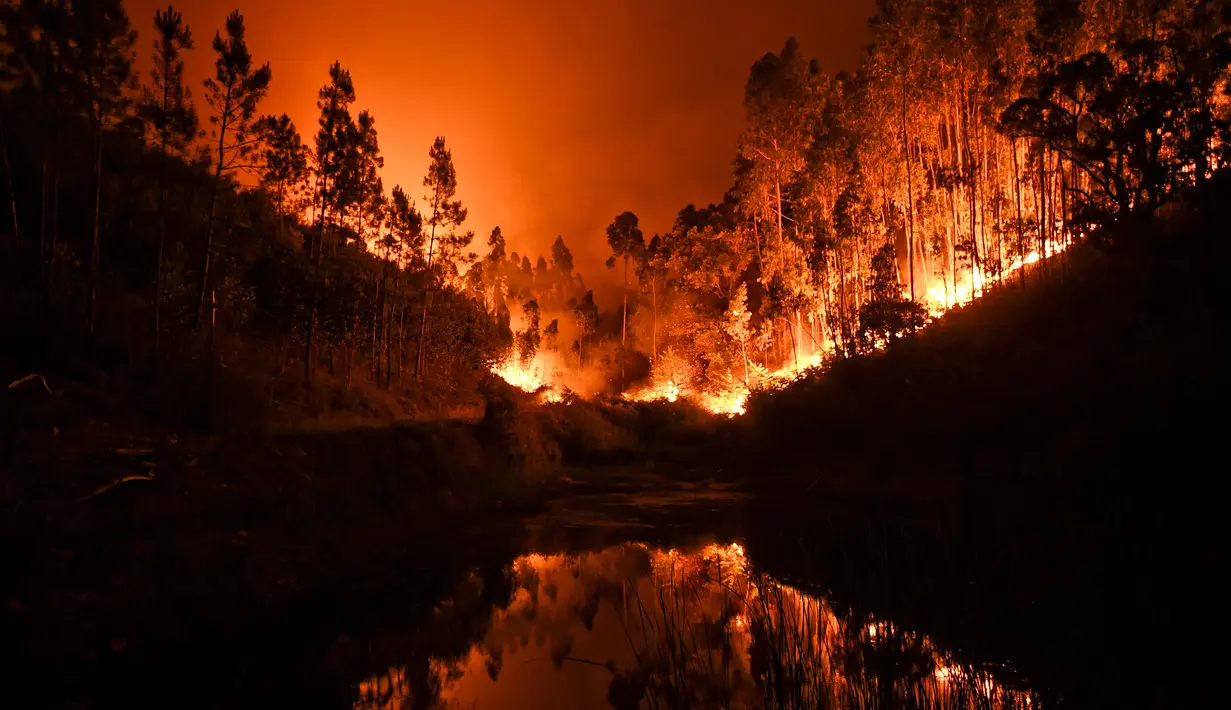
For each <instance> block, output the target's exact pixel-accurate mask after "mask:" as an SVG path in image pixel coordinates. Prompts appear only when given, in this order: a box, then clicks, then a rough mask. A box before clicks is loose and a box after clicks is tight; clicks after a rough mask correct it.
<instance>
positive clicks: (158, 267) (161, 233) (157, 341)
mask: <svg viewBox="0 0 1231 710" xmlns="http://www.w3.org/2000/svg"><path fill="white" fill-rule="evenodd" d="M163 157H164V158H165V157H166V153H165V152H164V153H163ZM160 182H161V184H160V185H159V187H158V253H157V255H156V256H155V263H154V369H155V370H157V369H158V366H159V350H160V346H161V343H162V260H163V248H164V242H165V240H166V233H167V218H166V213H165V205H166V201H167V185H166V177H165V175H164V176H163V179H162V180H161V181H160Z"/></svg>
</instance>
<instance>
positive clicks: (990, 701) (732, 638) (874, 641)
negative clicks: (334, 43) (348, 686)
mask: <svg viewBox="0 0 1231 710" xmlns="http://www.w3.org/2000/svg"><path fill="white" fill-rule="evenodd" d="M492 585H494V587H493V586H492ZM493 592H494V593H493ZM484 598H486V599H493V598H495V599H496V600H497V601H496V602H495V603H493V604H490V608H488V607H485V606H484V605H483V604H481V603H476V602H477V600H480V599H484ZM432 617H433V618H432V621H431V622H429V624H428V625H429V626H430V625H432V624H436V625H439V626H440V628H441V629H452V630H458V629H465V630H466V631H467V632H469V633H470V634H471V635H472V636H473V641H471V642H470V643H466V644H461V645H460V646H459V645H457V644H452V647H451V648H449V649H448V650H443V649H442V651H441V652H439V653H436V652H432V651H430V650H427V651H421V652H419V653H417V654H415V655H414V656H413V657H411V658H408V659H406V662H403V663H397V664H394V665H392V666H391V667H389V668H387V669H385V670H383V671H381V672H378V673H375V674H373V675H372V676H371V677H368V678H367V679H365V680H362V681H361V682H359V683H357V684H356V686H355V687H354V688H353V689H352V690H353V692H354V694H355V696H356V700H355V703H354V707H356V708H480V709H482V708H492V709H496V708H499V709H505V710H514V709H522V708H525V709H530V708H560V709H563V708H616V709H617V710H622V709H624V708H818V707H920V708H1012V707H1030V706H1032V705H1034V704H1037V699H1036V698H1035V697H1034V696H1032V695H1031V694H1030V693H1029V692H1028V691H1024V690H1021V689H1012V690H1010V689H1008V688H1006V687H1005V686H1004V685H1003V684H1002V683H1001V682H999V681H998V679H997V677H996V676H995V675H994V673H993V670H995V669H990V668H986V667H984V668H975V667H972V666H968V665H963V664H960V663H958V662H957V661H955V660H954V658H953V656H952V655H951V654H950V653H948V652H947V651H946V650H945V649H943V648H939V647H937V646H936V645H935V644H934V643H933V642H932V641H931V640H930V639H929V638H928V637H927V636H926V635H925V634H923V633H921V632H919V631H917V630H913V629H906V628H901V627H899V626H898V625H897V624H895V623H894V622H893V620H891V619H879V618H874V617H872V616H870V615H867V614H858V613H855V612H852V611H851V610H849V609H843V608H841V607H838V606H835V605H834V604H832V603H831V602H829V601H827V600H826V599H825V598H824V596H822V595H818V594H813V593H808V592H805V591H802V590H800V589H797V588H795V587H793V586H791V585H790V584H787V583H784V582H782V581H780V580H777V579H774V578H772V577H770V576H769V575H767V574H764V573H762V572H760V571H758V569H757V566H756V563H755V560H752V559H750V558H749V556H748V555H747V554H746V553H745V550H744V548H743V547H742V546H741V544H740V543H739V542H737V541H731V540H716V541H713V542H709V543H696V544H693V545H691V546H687V547H683V548H674V547H655V546H651V545H648V544H644V543H639V542H631V541H630V542H624V543H622V544H613V545H609V546H605V547H602V548H601V549H595V550H591V551H582V552H557V553H554V554H543V553H538V552H528V553H527V554H524V555H521V556H519V557H517V558H516V559H515V560H514V561H513V562H512V564H510V565H508V567H507V568H506V569H504V570H503V571H502V572H501V573H500V574H499V575H498V576H497V578H496V579H490V578H485V577H484V576H481V575H479V574H477V573H476V574H472V575H471V576H470V577H469V578H468V579H466V580H464V581H463V582H462V583H461V584H460V585H459V588H458V590H457V593H456V594H455V596H454V597H452V598H449V599H444V600H441V602H440V603H439V604H438V605H437V606H436V607H435V609H433V611H432ZM459 622H460V623H459ZM445 633H446V635H447V633H448V632H445ZM452 640H453V641H456V636H454V637H453V638H452ZM428 647H429V649H430V644H429V645H428Z"/></svg>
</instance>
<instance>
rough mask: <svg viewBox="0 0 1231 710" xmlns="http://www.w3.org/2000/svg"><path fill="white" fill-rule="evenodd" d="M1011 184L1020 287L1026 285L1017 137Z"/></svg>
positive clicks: (1014, 144)
mask: <svg viewBox="0 0 1231 710" xmlns="http://www.w3.org/2000/svg"><path fill="white" fill-rule="evenodd" d="M1013 184H1014V186H1015V188H1016V190H1015V191H1016V192H1017V258H1018V260H1019V263H1020V264H1021V266H1019V267H1018V269H1017V271H1018V274H1019V276H1018V280H1019V281H1020V282H1021V285H1022V288H1025V287H1026V251H1025V249H1026V242H1025V239H1024V238H1023V236H1022V179H1021V175H1020V173H1019V172H1018V168H1017V139H1016V138H1014V139H1013Z"/></svg>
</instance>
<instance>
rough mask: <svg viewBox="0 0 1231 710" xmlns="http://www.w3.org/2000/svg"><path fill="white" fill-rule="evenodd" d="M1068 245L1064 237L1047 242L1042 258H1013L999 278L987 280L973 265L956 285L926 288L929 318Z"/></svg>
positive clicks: (940, 314)
mask: <svg viewBox="0 0 1231 710" xmlns="http://www.w3.org/2000/svg"><path fill="white" fill-rule="evenodd" d="M1072 243H1073V240H1072V239H1071V238H1068V237H1064V238H1061V239H1058V240H1055V241H1049V242H1048V243H1047V244H1046V246H1045V247H1044V250H1043V253H1044V256H1040V255H1039V252H1038V250H1035V251H1032V252H1030V253H1029V254H1027V255H1026V258H1025V259H1022V258H1017V259H1014V260H1013V262H1012V263H1010V264H1009V265H1008V266H1006V267H1005V268H1004V273H1002V274H1001V275H999V276H992V277H989V276H987V275H985V274H984V273H983V269H981V268H979V267H978V266H975V267H974V268H973V269H971V271H970V272H967V273H966V274H964V275H963V278H962V279H961V280H960V281H959V282H958V283H957V285H956V286H951V285H948V284H940V285H937V286H929V287H928V290H927V309H928V313H929V314H931V315H932V316H933V317H938V316H942V315H944V313H945V311H947V310H949V309H950V308H953V307H954V306H960V305H965V304H967V303H970V302H972V301H973V300H974V299H975V298H977V297H979V295H981V294H982V292H983V289H985V288H988V287H989V286H994V285H996V284H997V283H1000V282H1002V281H1005V280H1007V279H1008V278H1009V276H1010V275H1012V274H1014V273H1016V272H1017V271H1018V270H1019V269H1022V268H1025V267H1027V266H1031V265H1033V264H1037V263H1039V262H1040V261H1043V260H1044V259H1050V258H1051V257H1053V256H1056V255H1057V254H1059V253H1060V252H1063V251H1064V250H1066V249H1068V248H1069V246H1070V245H1072Z"/></svg>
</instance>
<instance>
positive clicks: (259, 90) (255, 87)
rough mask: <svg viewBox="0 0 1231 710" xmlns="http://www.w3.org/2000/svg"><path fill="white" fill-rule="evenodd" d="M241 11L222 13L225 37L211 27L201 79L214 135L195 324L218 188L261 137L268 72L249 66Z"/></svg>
mask: <svg viewBox="0 0 1231 710" xmlns="http://www.w3.org/2000/svg"><path fill="white" fill-rule="evenodd" d="M244 35H245V28H244V16H243V15H241V14H239V11H238V10H236V11H234V12H232V13H231V14H230V15H227V20H226V37H225V38H223V35H222V32H216V33H214V43H213V47H214V52H215V53H217V55H218V58H217V59H216V60H215V61H214V76H212V77H210V78H208V79H206V80H205V100H206V102H207V103H208V104H209V105H210V108H211V110H212V113H211V115H210V117H209V121H210V123H211V124H212V125H213V126H214V129H213V133H212V137H213V138H214V139H215V140H216V141H217V152H216V154H215V155H214V157H213V160H214V179H213V183H212V185H211V187H210V198H209V221H208V223H207V225H206V228H205V258H204V260H203V266H202V268H201V295H200V298H198V300H197V318H196V321H197V325H198V327H199V326H200V323H201V318H202V316H203V314H204V312H205V299H206V294H207V293H208V290H209V270H210V264H211V262H212V259H213V252H214V231H215V227H216V223H217V221H218V220H217V213H218V191H219V190H220V189H221V186H222V178H223V175H225V174H226V173H228V172H231V171H234V170H239V169H243V168H249V167H253V166H251V165H249V164H247V163H246V161H247V160H248V159H249V158H250V157H251V156H252V155H253V153H254V152H255V150H256V148H257V143H258V141H259V140H260V136H259V135H254V129H255V125H254V122H255V120H256V110H257V106H258V105H259V104H260V102H261V99H263V98H265V93H266V92H267V91H268V90H269V82H270V80H271V79H272V78H273V72H272V71H270V68H269V64H268V63H266V64H263V65H261V66H260V67H254V65H253V61H252V54H251V53H249V51H248V42H247V40H246V39H245V38H244Z"/></svg>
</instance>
